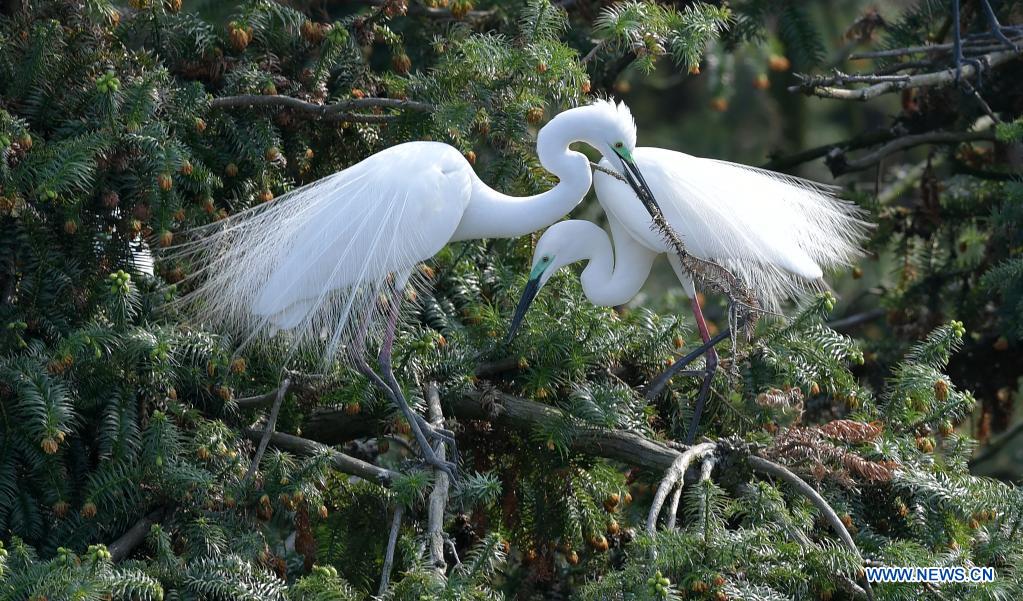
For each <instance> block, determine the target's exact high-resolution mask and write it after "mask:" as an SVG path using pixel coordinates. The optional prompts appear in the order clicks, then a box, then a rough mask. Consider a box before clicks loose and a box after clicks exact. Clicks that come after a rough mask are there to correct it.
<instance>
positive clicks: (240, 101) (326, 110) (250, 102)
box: [210, 94, 436, 123]
mask: <svg viewBox="0 0 1023 601" xmlns="http://www.w3.org/2000/svg"><path fill="white" fill-rule="evenodd" d="M210 107H212V108H220V109H223V108H234V107H249V108H251V107H276V108H282V109H291V110H295V111H298V112H301V113H307V114H310V115H312V116H314V117H316V118H319V119H325V120H327V121H357V122H360V123H385V122H387V121H392V120H394V119H395V118H396V117H397V116H396V115H367V114H363V113H354V112H352V111H355V110H359V109H371V108H383V109H394V110H409V111H419V112H426V113H428V112H432V111H433V110H435V109H436V107H435V106H434V105H432V104H428V103H425V102H416V101H413V100H398V99H396V98H357V99H353V100H346V101H344V102H338V103H335V104H316V103H314V102H308V101H306V100H302V99H301V98H292V97H291V96H280V95H277V94H270V95H261V94H242V95H240V96H222V97H220V98H214V99H213V100H211V101H210Z"/></svg>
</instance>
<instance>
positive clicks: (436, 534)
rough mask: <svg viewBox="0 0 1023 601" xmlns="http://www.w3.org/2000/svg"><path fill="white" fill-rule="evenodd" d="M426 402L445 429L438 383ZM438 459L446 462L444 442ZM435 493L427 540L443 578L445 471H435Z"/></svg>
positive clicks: (435, 421)
mask: <svg viewBox="0 0 1023 601" xmlns="http://www.w3.org/2000/svg"><path fill="white" fill-rule="evenodd" d="M426 402H427V405H428V407H429V414H430V423H431V424H432V425H434V426H435V427H438V428H442V427H444V414H443V413H442V412H441V408H440V392H439V391H438V389H437V383H436V382H430V384H429V385H428V386H427V387H426ZM434 452H435V453H436V454H437V457H438V458H439V459H440V460H441V461H444V460H445V459H446V453H447V451H446V449H445V444H444V443H443V442H438V443H437V447H436V448H435V449H434ZM434 474H435V475H434V485H433V491H432V492H431V493H430V501H429V507H428V513H427V522H426V538H427V540H428V541H429V545H430V564H431V565H432V566H433V569H434V570H435V572H436V573H437V575H438V576H441V577H443V576H444V573H445V572H446V571H447V564H446V563H445V562H444V511H445V509H446V507H447V504H448V487H449V486H450V482H449V479H448V475H447V473H446V472H445V471H444V470H434Z"/></svg>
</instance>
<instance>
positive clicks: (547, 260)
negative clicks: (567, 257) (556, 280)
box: [540, 255, 551, 263]
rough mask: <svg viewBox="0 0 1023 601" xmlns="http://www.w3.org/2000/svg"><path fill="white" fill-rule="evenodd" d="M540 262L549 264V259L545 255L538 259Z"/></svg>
mask: <svg viewBox="0 0 1023 601" xmlns="http://www.w3.org/2000/svg"><path fill="white" fill-rule="evenodd" d="M540 262H541V263H550V262H551V258H550V257H548V256H546V255H545V256H543V257H540Z"/></svg>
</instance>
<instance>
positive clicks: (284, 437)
mask: <svg viewBox="0 0 1023 601" xmlns="http://www.w3.org/2000/svg"><path fill="white" fill-rule="evenodd" d="M243 434H244V435H245V436H246V438H249V439H250V440H259V439H260V438H261V437H262V436H263V432H262V431H260V430H252V429H248V430H245V431H244V432H243ZM270 444H272V445H274V446H275V447H277V448H278V449H283V450H285V451H289V452H291V453H295V454H296V455H316V454H318V453H329V454H330V463H331V466H333V468H334V469H336V470H338V471H340V472H344V473H346V474H352V475H353V476H359V477H360V478H362V479H364V480H369V481H370V482H376V483H377V484H380V485H381V486H390V485H391V483H392V482H394V480H395V478H397V477H398V474H397V473H395V472H392V471H391V470H389V469H386V468H382V467H380V466H376V465H373V464H372V463H367V462H365V461H363V460H361V459H356V458H355V457H351V456H349V455H345V454H344V453H341V452H339V451H335V450H333V449H331V448H330V447H328V446H326V445H322V444H320V443H318V442H316V441H314V440H309V439H308V438H301V437H298V436H292V435H291V434H283V433H281V432H274V433H273V434H272V435H271V436H270Z"/></svg>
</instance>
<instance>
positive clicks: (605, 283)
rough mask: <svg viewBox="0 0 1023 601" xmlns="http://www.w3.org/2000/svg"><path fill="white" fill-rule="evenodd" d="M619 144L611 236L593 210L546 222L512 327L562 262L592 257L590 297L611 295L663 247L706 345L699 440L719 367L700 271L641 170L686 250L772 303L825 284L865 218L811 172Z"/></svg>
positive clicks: (642, 276)
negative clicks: (809, 176) (676, 244)
mask: <svg viewBox="0 0 1023 601" xmlns="http://www.w3.org/2000/svg"><path fill="white" fill-rule="evenodd" d="M614 150H615V151H616V153H617V154H619V155H621V156H622V157H623V159H624V165H625V167H626V171H625V176H623V177H622V178H617V177H613V176H612V175H608V174H607V173H606V172H598V173H597V174H596V176H595V179H594V186H595V188H596V191H597V200H598V201H599V202H600V204H601V206H602V207H603V208H604V211H605V212H606V214H607V219H608V222H609V224H610V227H611V235H612V238H613V241H614V242H613V247H612V242H611V241H610V240H609V239H608V237H607V234H605V233H604V230H602V229H600V228H599V227H597V226H596V225H595V224H593V223H590V222H588V221H577V220H571V221H563V222H560V223H556V224H554V225H553V226H551V227H550V228H548V229H547V231H546V232H544V234H543V236H541V238H540V240H539V242H538V243H537V246H536V251H535V253H534V255H533V265H532V271H531V272H530V275H529V280H528V282H527V284H526V288H525V290H524V292H523V295H522V299H521V300H520V301H519V306H518V308H517V309H516V313H515V317H514V318H513V320H512V326H511V329H510V331H509V337H511V336H513V335H514V334H515V331H516V329H517V328H518V327H519V325H520V323H521V321H522V318H523V316H524V315H525V313H526V311H527V310H528V308H529V305H530V303H531V302H532V301H533V299H534V298H535V296H536V294H537V293H538V292H539V290H540V288H542V287H543V285H544V284H545V283H546V282H547V280H548V279H549V278H550V277H551V275H552V274H553V273H554V272H555V271H557V270H558V269H559V268H561V267H564V266H565V265H569V264H571V263H575V262H577V261H587V262H588V263H587V265H586V268H585V269H583V272H582V276H581V278H582V285H583V292H584V293H585V294H586V296H587V298H588V299H589V300H590V301H591V302H593V303H594V304H597V305H604V306H613V305H620V304H624V303H627V302H628V301H629V300H630V299H632V297H633V296H635V295H636V293H637V292H639V290H640V288H641V287H642V286H643V283H644V282H645V281H646V279H647V275H648V274H649V273H650V268H651V266H652V264H653V261H654V259H655V258H656V257H657V255H659V254H665V253H666V254H667V255H668V260H669V262H670V264H671V266H672V269H674V271H675V273H676V275H677V276H678V278H679V280H680V281H681V282H682V286H683V289H684V290H685V292H686V294H687V295H688V296H689V298H690V303H691V306H692V310H693V314H694V316H695V318H696V325H697V328H698V329H699V331H700V336H701V338H702V339H703V342H704V346H705V347H707V348H706V351H707V353H706V356H707V358H706V365H705V370H704V372H703V376H704V379H703V383H702V386H701V388H700V394H699V396H698V397H697V401H696V405H695V408H694V416H693V420H692V422H691V423H690V426H689V430H688V434H687V439H688V442H689V443H690V444H691V443H692V441H693V440H694V438H695V435H696V427H697V425H698V423H699V419H700V413H701V411H702V409H703V404H704V402H705V400H706V397H707V394H708V393H709V391H710V383H711V380H712V378H713V375H714V372H715V370H716V369H717V353H716V352H715V350H714V346H713V343H714V342H715V340H712V339H711V336H710V332H709V330H708V328H707V324H706V322H705V320H704V318H703V312H702V311H701V309H700V304H699V301H698V300H697V298H696V287H695V285H694V283H693V279H692V277H691V276H690V274H689V273H688V272H687V271H686V270H685V269H684V267H683V265H682V263H681V261H680V259H679V257H678V255H677V254H676V253H675V250H674V249H673V248H672V247H671V245H670V244H668V243H667V242H666V241H665V239H664V237H663V234H662V233H660V232H659V231H657V229H655V227H654V223H653V221H652V219H651V214H650V212H648V211H647V209H646V207H644V205H643V204H642V203H641V202H640V201H639V199H638V198H637V194H638V193H639V192H637V191H636V189H635V188H634V187H633V186H634V185H635V184H636V183H637V182H638V183H639V185H640V186H641V187H648V188H649V190H650V192H652V195H651V197H649V200H650V201H651V202H653V203H654V204H655V205H656V206H657V208H659V209H660V212H661V213H662V214H663V215H664V218H665V221H666V222H667V223H668V224H669V225H670V226H671V228H672V229H673V230H674V231H675V232H676V234H677V235H678V236H679V238H680V240H681V242H682V244H683V245H684V246H685V248H686V251H687V252H689V253H691V254H692V255H693V256H695V257H699V258H701V259H704V260H708V261H713V262H715V263H718V264H720V265H721V266H722V267H724V268H725V269H727V270H728V271H729V272H731V274H732V275H734V276H735V277H737V278H738V279H739V280H740V281H741V282H742V283H743V284H744V285H745V286H746V287H747V288H748V289H750V290H751V291H752V292H753V293H754V294H755V295H756V296H757V301H758V302H759V305H760V307H762V308H764V309H766V310H768V311H772V312H778V311H779V310H780V306H781V305H782V304H783V303H784V301H786V300H788V299H798V298H799V297H801V296H802V295H804V294H805V293H806V292H808V291H811V290H814V289H816V288H819V287H820V286H821V283H822V280H821V278H822V276H823V275H824V270H826V269H828V268H831V267H835V266H838V265H846V264H848V263H849V262H850V261H851V260H852V259H853V258H854V257H856V256H857V255H858V254H860V252H861V251H860V243H861V242H862V240H863V238H864V236H865V234H866V232H867V230H868V229H869V224H867V223H866V222H865V221H863V215H862V212H861V211H860V210H859V209H858V208H857V207H856V206H855V205H853V204H850V203H848V202H845V201H842V200H839V199H838V198H836V197H835V196H834V194H833V192H832V190H831V189H830V188H827V187H824V186H821V185H818V184H815V183H813V182H808V181H805V180H801V179H797V178H793V177H789V176H786V175H781V174H778V173H773V172H770V171H764V170H761V169H755V168H753V167H748V166H745V165H738V164H734V163H727V162H724V161H717V160H712V159H705V158H699V157H694V156H691V155H687V154H683V153H680V152H675V151H672V150H664V149H661V148H637V149H635V150H634V151H630V150H629V149H628V148H615V149H614ZM633 157H635V158H634V160H633ZM601 166H602V167H603V168H604V169H605V170H610V169H612V168H616V167H617V166H616V165H615V164H614V163H613V162H612V161H609V160H608V159H607V158H605V159H604V160H603V161H601ZM644 176H645V177H644ZM623 180H625V181H623ZM626 182H628V183H626ZM719 339H720V338H719ZM696 355H698V353H692V354H690V355H687V356H686V357H684V358H683V359H682V360H680V361H679V362H678V363H676V366H673V369H672V370H669V371H668V372H666V374H665V376H667V377H670V374H672V373H674V371H677V369H678V368H679V367H681V366H684V363H683V361H684V362H685V363H688V362H689V361H692V360H693V359H694V358H695V356H696ZM667 377H663V376H662V377H661V378H658V379H657V380H655V381H654V382H653V383H652V384H651V386H650V388H649V389H648V392H649V391H656V390H659V389H660V387H662V386H663V384H664V383H665V382H666V381H667Z"/></svg>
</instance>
